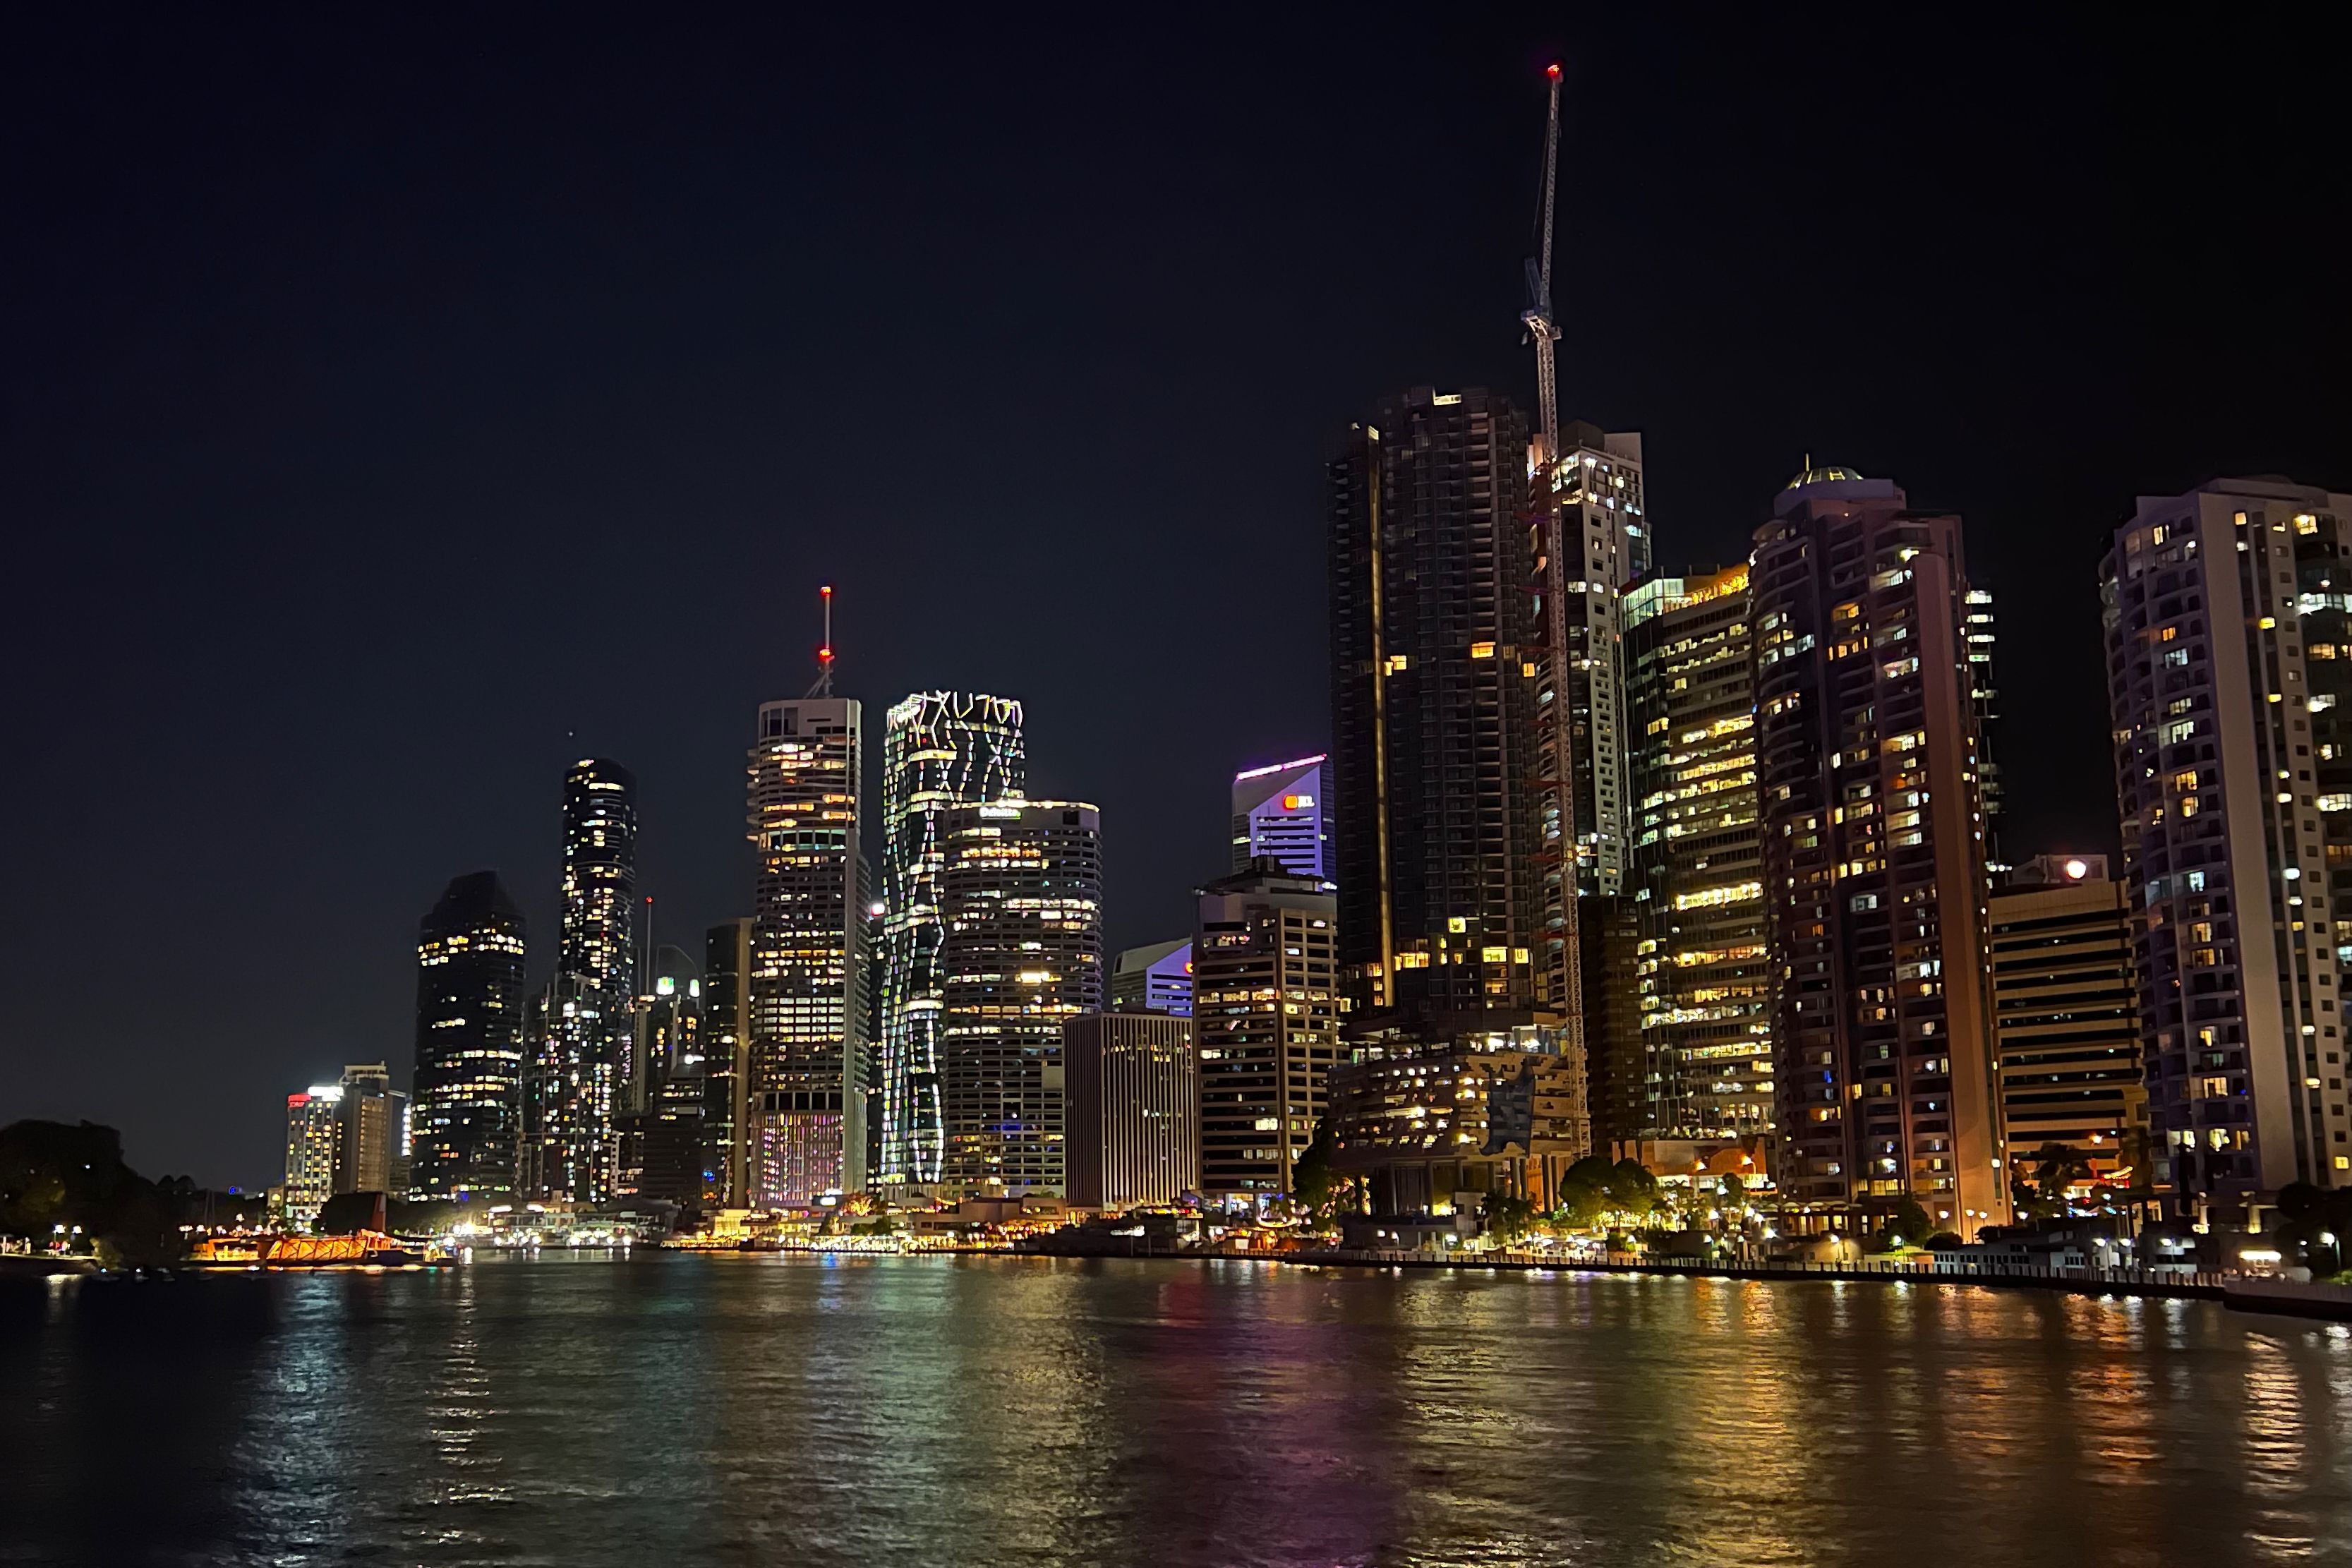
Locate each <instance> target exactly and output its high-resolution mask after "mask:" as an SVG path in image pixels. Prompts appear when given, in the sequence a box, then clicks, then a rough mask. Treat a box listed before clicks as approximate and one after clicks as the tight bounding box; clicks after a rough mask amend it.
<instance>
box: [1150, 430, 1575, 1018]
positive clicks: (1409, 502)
mask: <svg viewBox="0 0 2352 1568" xmlns="http://www.w3.org/2000/svg"><path fill="white" fill-rule="evenodd" d="M1527 475H1528V426H1527V421H1526V419H1525V418H1524V417H1523V416H1521V415H1520V413H1519V412H1518V410H1517V409H1516V408H1514V407H1512V405H1510V403H1509V402H1508V401H1507V400H1506V399H1504V398H1502V397H1500V396H1497V395H1495V394H1492V393H1489V392H1486V391H1484V390H1481V389H1476V388H1473V389H1471V390H1469V391H1465V392H1460V393H1444V394H1440V393H1434V392H1432V391H1430V390H1429V389H1427V388H1425V387H1424V388H1421V389H1418V390H1416V391H1414V392H1412V393H1411V394H1409V395H1406V396H1405V397H1403V398H1401V399H1398V400H1395V401H1393V402H1391V403H1390V404H1388V405H1384V406H1383V407H1382V408H1381V410H1380V412H1379V414H1378V415H1377V416H1375V417H1374V419H1373V421H1372V422H1371V423H1370V424H1367V425H1360V426H1356V427H1355V428H1354V429H1353V430H1352V431H1351V432H1350V433H1349V438H1348V442H1347V445H1346V447H1345V448H1344V449H1343V450H1342V452H1341V453H1340V455H1339V457H1338V458H1336V459H1334V460H1333V461H1332V463H1331V464H1330V467H1329V470H1328V499H1329V514H1328V521H1329V537H1328V565H1329V573H1330V580H1329V584H1328V604H1329V610H1330V623H1331V727H1332V749H1331V754H1330V759H1329V765H1328V770H1327V773H1328V786H1329V789H1328V793H1329V795H1330V797H1331V818H1332V821H1333V822H1334V823H1335V824H1336V826H1337V827H1338V830H1339V831H1338V837H1337V839H1336V842H1335V845H1334V848H1335V850H1336V855H1335V858H1334V867H1333V869H1334V872H1335V876H1334V879H1335V880H1336V881H1337V882H1338V883H1339V966H1340V969H1341V972H1342V973H1341V976H1340V981H1341V984H1342V985H1343V986H1345V987H1346V988H1347V990H1348V992H1349V995H1350V997H1351V998H1352V1000H1353V1002H1354V1005H1356V1006H1357V1007H1358V1008H1359V1009H1381V1008H1406V1009H1410V1010H1414V1011H1418V1012H1427V1013H1436V1014H1450V1013H1463V1012H1475V1011H1479V1010H1484V1009H1488V1008H1525V1007H1528V1006H1529V1005H1532V1004H1535V1003H1537V1002H1540V1001H1544V1000H1546V999H1548V997H1549V990H1548V987H1547V984H1546V979H1545V976H1544V975H1543V974H1542V973H1539V972H1538V949H1539V948H1541V947H1542V945H1543V942H1544V921H1545V907H1546V906H1545V881H1544V879H1545V875H1546V864H1545V861H1544V859H1543V850H1544V845H1543V841H1542V837H1541V834H1540V824H1539V819H1538V795H1539V792H1538V790H1537V789H1536V788H1534V787H1532V785H1533V782H1534V781H1536V780H1537V779H1538V777H1539V774H1538V762H1537V749H1536V742H1537V734H1536V731H1537V729H1538V722H1539V719H1540V717H1541V716H1540V715H1539V714H1538V710H1537V703H1536V686H1537V677H1538V673H1539V666H1538V661H1537V659H1536V658H1535V656H1534V653H1533V652H1532V651H1531V645H1532V644H1533V643H1534V642H1535V640H1536V636H1537V626H1536V622H1535V619H1534V616H1533V615H1532V598H1531V595H1529V594H1528V585H1527V581H1526V577H1527V538H1528V521H1527V513H1528V479H1527ZM1560 853H1562V854H1565V850H1561V851H1560ZM1557 868H1558V862H1555V863H1554V865H1553V869H1554V870H1557ZM1201 957H1202V954H1200V953H1199V952H1195V954H1194V963H1195V965H1196V967H1197V965H1198V963H1199V962H1200V959H1201ZM1561 962H1562V963H1563V964H1564V965H1565V969H1566V973H1568V974H1570V975H1571V976H1572V975H1573V973H1574V972H1575V965H1574V962H1573V953H1572V952H1571V953H1570V954H1569V955H1568V956H1567V957H1566V958H1564V959H1563V960H1562V961H1561ZM1195 1016H1198V1015H1197V1014H1196V1015H1195ZM1203 1044H1206V1038H1205V1036H1204V1037H1203Z"/></svg>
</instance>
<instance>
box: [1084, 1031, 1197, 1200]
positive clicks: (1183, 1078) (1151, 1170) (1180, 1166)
mask: <svg viewBox="0 0 2352 1568" xmlns="http://www.w3.org/2000/svg"><path fill="white" fill-rule="evenodd" d="M1062 1070H1063V1073H1064V1100H1065V1107H1064V1110H1063V1113H1062V1114H1063V1122H1064V1126H1065V1129H1066V1132H1067V1136H1068V1142H1067V1145H1066V1147H1067V1149H1068V1155H1067V1163H1068V1188H1069V1194H1068V1195H1069V1199H1070V1201H1071V1202H1072V1203H1074V1204H1081V1205H1086V1206H1087V1207H1089V1208H1105V1209H1125V1208H1138V1207H1142V1206H1145V1205H1170V1204H1173V1203H1175V1202H1176V1201H1177V1200H1178V1199H1179V1198H1181V1197H1182V1196H1183V1195H1184V1194H1187V1193H1192V1192H1197V1191H1199V1190H1200V1185H1201V1115H1200V1107H1201V1078H1200V1071H1199V1066H1198V1063H1197V1062H1196V1061H1195V1060H1194V1058H1193V1054H1192V1021H1191V1020H1190V1019H1186V1018H1177V1017H1171V1016H1169V1015H1167V1014H1165V1013H1088V1014H1082V1015H1080V1016H1077V1017H1075V1018H1071V1019H1068V1020H1067V1021H1066V1022H1065V1023H1064V1024H1063V1026H1062Z"/></svg>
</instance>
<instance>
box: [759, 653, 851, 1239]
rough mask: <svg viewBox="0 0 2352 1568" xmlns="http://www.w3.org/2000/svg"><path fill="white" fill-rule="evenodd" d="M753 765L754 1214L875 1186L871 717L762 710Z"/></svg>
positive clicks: (818, 707)
mask: <svg viewBox="0 0 2352 1568" xmlns="http://www.w3.org/2000/svg"><path fill="white" fill-rule="evenodd" d="M758 735H759V739H758V742H757V743H756V744H754V745H753V746H752V748H751V816H750V818H749V821H750V826H751V833H750V837H751V843H752V846H753V847H754V848H755V849H756V851H757V853H758V863H759V884H758V889H757V895H756V901H755V904H754V910H755V912H754V914H753V915H752V917H751V918H752V926H751V1075H750V1086H749V1111H750V1121H749V1125H748V1127H747V1130H746V1152H745V1163H746V1176H747V1184H748V1186H749V1189H750V1199H751V1205H752V1206H754V1207H760V1208H775V1207H782V1206H784V1205H807V1204H812V1203H815V1202H817V1201H818V1200H819V1199H821V1198H824V1197H825V1196H826V1195H828V1194H840V1193H843V1192H850V1191H857V1190H861V1189H863V1188H864V1186H865V1184H866V1054H867V1041H866V997H865V984H866V965H865V963H864V956H865V955H864V952H863V948H864V945H865V934H866V897H865V892H866V889H865V887H864V882H865V873H864V868H863V866H864V863H863V861H862V859H861V858H860V854H859V847H858V832H859V829H860V827H861V826H862V824H861V822H860V820H859V812H858V793H859V784H858V779H859V767H860V762H861V743H860V714H859V705H858V703H857V702H856V700H855V699H851V698H844V697H806V698H801V699H798V700H793V701H786V702H769V703H764V704H762V705H761V709H760V714H759V723H758Z"/></svg>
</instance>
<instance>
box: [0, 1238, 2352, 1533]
mask: <svg viewBox="0 0 2352 1568" xmlns="http://www.w3.org/2000/svg"><path fill="white" fill-rule="evenodd" d="M100 1291H104V1292H105V1295H104V1298H103V1299H102V1300H101V1299H100ZM142 1291H143V1292H144V1294H143V1295H142V1294H140V1292H142ZM0 1442H5V1445H6V1449H5V1464H4V1465H0V1563H6V1562H42V1563H49V1562H58V1563H77V1562H89V1563H151V1562H152V1563H312V1562H344V1561H352V1560H360V1561H371V1560H380V1561H383V1562H387V1563H433V1564H441V1563H562V1564H596V1563H629V1564H635V1563H653V1564H657V1565H663V1568H667V1565H669V1564H684V1563H745V1564H749V1563H793V1564H801V1563H809V1564H860V1565H862V1564H883V1563H888V1564H894V1565H895V1564H900V1563H956V1564H963V1563H971V1564H984V1563H1024V1564H1080V1563H1089V1564H1090V1563H1184V1564H1194V1563H1197V1564H1203V1565H1208V1564H1216V1565H1223V1564H1229V1563H1236V1564H1238V1563H1265V1564H1275V1563H1317V1564H1371V1563H1382V1564H1386V1563H1409V1564H1430V1565H1436V1564H1458V1563H1498V1564H1499V1563H1576V1564H1615V1563H1626V1564H1636V1563H1640V1564H1648V1563H1664V1564H1693V1565H1697V1564H1717V1563H1742V1564H1749V1563H1752V1564H1813V1563H1822V1564H1858V1565H1859V1564H1872V1565H1874V1564H1880V1563H1901V1564H1905V1565H1906V1568H1909V1565H1911V1564H1915V1563H1932V1562H1938V1561H1949V1560H1956V1559H1958V1558H1962V1557H1965V1558H1966V1559H1967V1560H1969V1561H1972V1562H1981V1563H2001V1564H2037V1563H2050V1564H2060V1563H2064V1564H2070V1565H2071V1564H2077V1563H2116V1564H2134V1565H2137V1564H2148V1565H2154V1564H2159V1563H2179V1562H2193V1561H2204V1562H2214V1563H2224V1562H2226V1563H2271V1562H2277V1563H2284V1562H2310V1561H2330V1560H2342V1559H2343V1558H2344V1557H2345V1556H2346V1555H2347V1553H2352V1465H2347V1458H2352V1333H2347V1331H2345V1330H2343V1329H2340V1328H2335V1327H2327V1326H2318V1325H2309V1326H2307V1325H2304V1324H2300V1323H2296V1322H2293V1321H2288V1320H2283V1319H2268V1318H2259V1317H2249V1316H2242V1315H2238V1314H2231V1313H2227V1312H2224V1311H2222V1310H2220V1309H2219V1308H2216V1307H2212V1306H2210V1305H2204V1304H2198V1303H2182V1302H2134V1301H2105V1300H2088V1299H2081V1298H2072V1297H2060V1296H2043V1295H2037V1294H2032V1293H2024V1292H2016V1293H2012V1292H1999V1291H1988V1290H1981V1289H1942V1288H1926V1287H1906V1288H1903V1289H1885V1288H1880V1287H1871V1286H1862V1285H1851V1286H1840V1285H1833V1284H1802V1285H1766V1284H1758V1283H1754V1282H1742V1281H1732V1280H1716V1279H1697V1280H1661V1279H1617V1278H1596V1277H1584V1276H1560V1277H1554V1278H1535V1277H1529V1276H1522V1275H1511V1274H1485V1273H1466V1272H1465V1273H1455V1274H1439V1273H1428V1274H1422V1273H1415V1274H1397V1273H1380V1272H1371V1271H1364V1272H1359V1273H1348V1274H1337V1273H1324V1272H1316V1271H1309V1270H1301V1269H1286V1268H1270V1267H1266V1266H1263V1265H1254V1264H1244V1263H1123V1262H1108V1263H1096V1262H1078V1261H1049V1260H1011V1259H950V1258H860V1259H839V1260H834V1261H824V1262H820V1261H814V1260H808V1259H787V1258H695V1257H667V1256H652V1257H640V1258H632V1259H629V1260H626V1261H622V1260H617V1259H601V1258H570V1259H567V1258H548V1259H544V1260H541V1261H536V1262H533V1261H525V1260H519V1259H499V1258H490V1259H485V1260H483V1261H482V1262H480V1263H478V1264H477V1265H476V1266H475V1267H473V1268H467V1269H464V1270H458V1271H452V1272H446V1273H434V1274H413V1275H381V1276H363V1275H350V1276H314V1277H307V1278H305V1277H293V1278H281V1279H235V1280H200V1281H189V1282H185V1283H182V1284H176V1285H171V1286H156V1287H135V1288H134V1287H112V1288H107V1287H99V1288H96V1289H87V1290H85V1293H84V1295H83V1296H82V1298H81V1299H80V1300H76V1301H69V1302H68V1303H66V1304H65V1305H63V1306H62V1307H60V1306H58V1304H56V1303H55V1302H53V1301H49V1300H42V1301H39V1302H37V1303H35V1304H34V1305H33V1307H32V1308H30V1309H28V1310H26V1311H25V1312H22V1313H12V1314H10V1315H8V1316H7V1317H5V1319H0Z"/></svg>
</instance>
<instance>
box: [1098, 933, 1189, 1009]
mask: <svg viewBox="0 0 2352 1568" xmlns="http://www.w3.org/2000/svg"><path fill="white" fill-rule="evenodd" d="M1110 1005H1111V1006H1112V1007H1113V1008H1115V1009H1118V1010H1119V1011H1121V1012H1134V1011H1138V1010H1142V1011H1148V1012H1153V1013H1169V1014H1173V1015H1174V1016H1177V1017H1179V1018H1189V1017H1191V1016H1192V938H1191V937H1189V936H1188V937H1185V938H1183V939H1182V940H1181V941H1179V942H1153V943H1152V944H1151V945H1150V946H1149V947H1130V948H1127V949H1124V950H1122V951H1121V952H1120V953H1119V955H1118V959H1117V961H1116V962H1114V963H1112V965H1111V971H1110Z"/></svg>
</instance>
